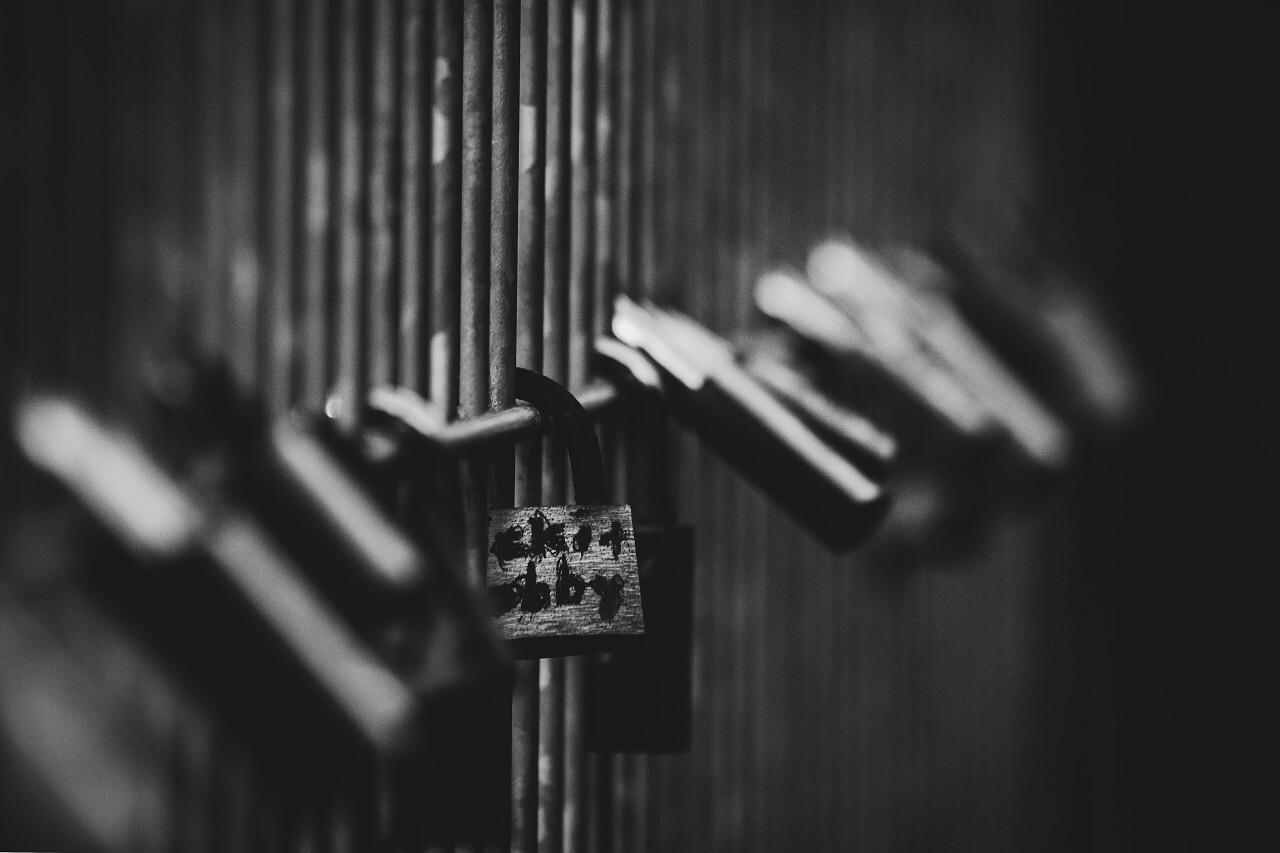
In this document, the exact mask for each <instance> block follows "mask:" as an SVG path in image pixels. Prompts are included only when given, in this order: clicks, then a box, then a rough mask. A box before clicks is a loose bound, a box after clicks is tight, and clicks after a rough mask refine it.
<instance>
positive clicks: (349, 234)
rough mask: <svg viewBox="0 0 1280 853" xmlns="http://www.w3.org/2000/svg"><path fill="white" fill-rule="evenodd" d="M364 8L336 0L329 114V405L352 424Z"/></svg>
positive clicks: (360, 371)
mask: <svg viewBox="0 0 1280 853" xmlns="http://www.w3.org/2000/svg"><path fill="white" fill-rule="evenodd" d="M366 12H367V8H366V7H365V5H364V4H363V3H361V2H360V0H341V3H340V6H339V18H338V29H337V63H336V69H337V81H336V83H337V85H336V87H335V88H336V91H335V101H334V103H335V112H336V115H335V119H336V125H337V127H336V135H337V169H336V173H337V186H336V187H335V188H334V189H335V193H334V215H335V225H336V232H337V233H336V234H335V241H334V247H333V267H334V277H335V281H336V290H337V294H336V305H335V309H336V317H335V321H336V322H335V326H334V329H333V335H332V337H331V338H330V341H329V350H330V352H331V353H332V354H333V356H332V357H333V359H334V380H333V397H332V398H331V399H332V400H334V401H336V404H337V405H336V408H333V409H331V410H330V412H331V414H332V415H333V416H335V417H336V418H337V420H338V421H339V423H341V424H343V425H345V426H347V427H350V426H352V425H354V423H355V418H356V414H357V412H358V411H359V409H360V404H359V401H361V400H363V399H364V397H365V389H366V385H365V381H364V366H365V349H366V345H367V340H368V338H367V335H366V329H365V322H364V321H365V316H366V311H367V310H368V303H367V299H366V296H367V293H366V289H365V286H364V284H365V277H364V257H365V251H366V241H365V240H364V217H365V216H366V215H367V213H368V197H367V192H368V187H367V183H366V181H365V164H366V159H365V156H366V145H365V139H364V123H365V121H366V116H367V115H368V112H367V109H366V105H367V92H366V91H365V79H366V78H365V67H364V62H363V61H362V58H363V53H364V49H365V43H366V38H367V26H368V17H367V15H366V14H365V13H366Z"/></svg>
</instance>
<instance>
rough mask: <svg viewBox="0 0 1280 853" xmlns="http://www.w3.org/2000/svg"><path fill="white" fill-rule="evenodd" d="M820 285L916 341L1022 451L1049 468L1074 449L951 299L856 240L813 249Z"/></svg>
mask: <svg viewBox="0 0 1280 853" xmlns="http://www.w3.org/2000/svg"><path fill="white" fill-rule="evenodd" d="M809 279H810V281H811V282H812V283H813V285H814V287H815V288H816V289H817V290H819V291H820V292H821V293H822V294H823V295H824V296H825V297H826V298H827V299H829V300H831V302H832V303H833V304H834V305H836V306H837V307H839V308H840V310H841V311H843V312H844V313H845V314H846V315H847V316H849V317H850V318H852V319H854V320H855V321H857V322H858V323H859V324H860V325H862V326H863V327H864V328H873V327H876V326H878V325H880V324H884V325H889V326H892V327H894V328H896V329H898V330H900V331H901V333H902V334H903V335H904V336H906V337H907V338H909V339H911V340H912V341H914V343H915V345H916V347H917V348H918V349H919V351H920V352H921V353H923V354H925V355H927V357H930V358H932V359H933V360H935V361H936V362H937V363H938V365H939V367H940V368H941V369H943V370H945V371H946V372H947V373H949V374H950V375H951V376H952V377H954V378H955V380H956V381H957V382H959V383H960V384H961V385H962V386H963V387H964V388H965V389H966V390H967V391H968V392H969V393H970V394H971V395H972V397H973V399H974V400H976V401H977V402H978V403H979V405H981V406H982V407H983V408H984V409H985V410H986V411H987V412H989V413H990V414H991V416H992V417H994V418H995V419H996V420H997V421H998V422H999V424H1000V425H1001V427H1002V428H1003V429H1004V430H1005V432H1006V433H1007V434H1008V436H1009V438H1010V439H1011V444H1012V445H1013V446H1014V447H1016V448H1017V449H1018V451H1019V452H1020V454H1021V455H1022V457H1023V458H1024V459H1025V460H1026V461H1028V462H1030V463H1032V464H1033V465H1035V466H1038V467H1039V468H1041V469H1043V470H1044V471H1045V472H1053V471H1059V470H1061V469H1063V468H1064V467H1065V465H1066V463H1067V461H1068V459H1069V456H1070V452H1071V435H1070V432H1069V430H1068V429H1067V428H1066V426H1065V424H1063V423H1062V421H1061V420H1059V419H1058V417H1057V416H1056V415H1055V414H1054V413H1053V412H1051V411H1050V410H1049V409H1048V408H1046V407H1045V405H1044V404H1043V403H1042V402H1041V401H1040V400H1039V399H1037V397H1036V395H1035V394H1033V393H1032V392H1031V391H1030V390H1029V389H1028V388H1027V387H1026V386H1025V385H1023V384H1022V383H1021V382H1019V381H1018V380H1017V378H1015V377H1014V376H1013V374H1012V373H1011V372H1010V371H1009V369H1008V368H1007V367H1005V365H1004V363H1003V362H1002V361H1001V360H1000V359H999V358H998V357H997V356H996V355H995V354H994V353H993V352H992V351H991V350H990V348H989V347H988V346H987V345H986V344H985V342H984V341H983V340H982V339H981V338H980V337H979V336H978V335H977V334H976V333H975V332H974V331H973V329H972V328H970V327H969V326H968V324H966V323H965V322H964V320H963V319H962V318H961V317H960V315H959V314H958V313H957V312H956V311H954V310H953V309H952V308H951V306H950V304H949V303H948V302H947V301H946V300H944V299H942V298H940V297H939V296H937V295H936V294H932V293H930V292H928V291H927V290H925V289H913V288H912V287H911V286H910V285H908V284H906V283H905V282H904V281H903V280H902V278H901V277H900V276H899V275H898V274H897V273H896V272H895V271H894V270H893V269H891V268H890V264H889V262H887V261H886V260H884V259H883V258H882V257H881V256H879V255H878V254H876V253H874V252H871V251H870V250H868V249H866V248H864V247H861V246H858V245H857V244H855V243H854V242H853V241H852V240H848V239H845V240H828V241H826V242H824V243H821V244H819V245H818V246H816V247H814V249H813V251H812V252H810V254H809Z"/></svg>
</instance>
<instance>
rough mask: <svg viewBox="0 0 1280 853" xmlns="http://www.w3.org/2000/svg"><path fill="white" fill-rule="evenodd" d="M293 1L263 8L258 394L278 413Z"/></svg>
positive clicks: (285, 293) (282, 379) (290, 217)
mask: <svg viewBox="0 0 1280 853" xmlns="http://www.w3.org/2000/svg"><path fill="white" fill-rule="evenodd" d="M296 12H297V10H296V9H295V2H294V0H273V2H272V3H271V4H270V6H269V9H268V13H267V14H268V18H267V33H268V35H267V41H268V42H269V44H270V45H271V48H270V50H267V51H266V89H267V91H266V102H267V105H268V106H267V109H265V110H264V111H263V112H264V114H265V117H266V123H267V127H266V129H265V136H266V140H267V164H266V167H267V171H268V177H267V181H266V192H265V196H264V213H263V216H264V227H263V238H264V239H263V243H264V248H265V255H266V257H265V260H264V267H265V270H266V287H265V288H264V298H263V309H262V315H263V316H262V322H261V324H260V334H261V341H260V345H259V346H260V351H261V352H262V361H263V365H264V367H263V370H262V378H261V384H262V391H263V399H264V400H265V401H266V404H267V406H268V411H270V412H271V413H272V414H277V415H278V414H280V413H282V412H284V411H285V409H287V408H288V406H289V405H290V404H291V403H292V402H293V395H294V389H293V362H294V359H293V348H294V324H293V307H294V288H295V286H296V285H297V283H298V282H297V279H296V275H295V274H296V271H297V267H296V260H297V241H296V238H297V236H299V235H298V234H297V231H296V230H295V226H296V223H297V222H298V219H299V217H298V212H299V211H298V207H297V187H298V181H297V178H298V170H297V166H296V162H297V161H296V159H295V155H296V149H295V136H294V129H295V128H296V127H297V126H298V125H299V118H300V113H299V103H298V98H297V95H298V89H299V81H298V79H297V76H296V72H297V68H298V59H297V57H298V44H297V41H296V39H295V30H296V26H295V21H296Z"/></svg>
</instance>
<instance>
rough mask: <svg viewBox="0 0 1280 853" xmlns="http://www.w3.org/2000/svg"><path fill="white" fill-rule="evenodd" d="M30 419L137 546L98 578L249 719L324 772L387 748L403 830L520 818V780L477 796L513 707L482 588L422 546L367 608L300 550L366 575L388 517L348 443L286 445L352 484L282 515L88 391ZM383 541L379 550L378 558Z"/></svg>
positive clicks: (360, 766)
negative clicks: (358, 476)
mask: <svg viewBox="0 0 1280 853" xmlns="http://www.w3.org/2000/svg"><path fill="white" fill-rule="evenodd" d="M16 425H17V427H18V433H19V439H20V443H21V444H22V446H23V449H24V450H25V451H26V454H27V456H28V458H29V459H30V460H31V461H32V462H33V463H35V465H36V466H37V467H38V468H41V469H44V470H45V471H46V472H48V473H50V474H52V475H53V476H54V477H55V478H56V479H57V480H59V481H61V482H62V483H63V484H64V485H65V486H67V487H68V488H69V490H70V491H71V492H72V493H73V494H74V495H75V496H76V497H77V498H78V499H79V502H80V503H81V504H82V505H83V506H85V507H86V508H87V509H88V510H89V513H90V515H91V516H93V517H94V518H95V519H96V520H97V521H98V524H99V526H100V527H101V528H102V529H103V530H104V531H105V532H107V533H108V534H110V538H111V542H105V543H102V544H103V545H107V546H110V545H111V543H112V542H114V543H118V544H116V545H115V546H114V550H119V551H121V552H122V555H123V553H125V552H127V553H128V555H129V556H131V557H132V560H130V561H126V560H123V559H119V560H114V561H113V562H114V563H119V564H120V568H121V569H122V570H124V571H120V572H113V573H110V574H111V577H110V578H107V577H105V576H103V577H101V578H100V579H99V585H100V586H102V587H104V590H103V592H104V596H105V597H106V598H108V599H111V601H110V602H109V603H112V604H113V605H114V606H115V607H116V608H117V609H119V610H120V611H122V612H123V614H124V615H125V616H126V617H128V618H129V619H130V621H132V622H134V623H135V624H137V625H139V627H140V628H141V629H142V630H143V631H144V632H145V633H146V634H148V635H149V636H150V637H151V638H152V641H153V643H154V644H155V645H156V646H157V647H159V648H162V649H164V651H165V652H166V654H167V655H168V656H169V657H170V658H171V660H172V662H173V663H174V664H175V669H176V670H177V671H179V672H180V674H182V675H184V676H190V677H191V678H192V680H193V682H197V681H198V682H199V689H200V690H201V691H202V693H203V695H205V696H206V697H207V698H208V699H209V701H211V702H212V703H215V704H217V705H218V706H219V707H220V708H224V709H225V711H226V713H227V714H228V715H229V716H230V717H231V718H232V719H234V720H235V721H236V722H237V725H238V726H239V727H240V728H242V729H243V730H245V731H246V732H248V733H250V735H251V736H252V737H254V738H257V739H259V740H261V741H263V742H264V743H269V744H270V745H271V748H272V749H273V750H276V751H277V752H278V753H279V754H281V755H287V756H288V759H287V760H288V761H290V762H293V763H295V764H301V765H305V766H308V767H312V766H314V767H315V768H316V772H317V773H341V772H345V771H343V770H341V768H343V767H347V768H357V769H356V770H355V771H354V772H368V769H369V768H370V767H371V766H372V765H373V764H374V762H377V763H378V764H379V765H380V766H381V767H382V768H383V769H384V772H385V773H386V775H387V778H388V779H389V780H393V784H392V788H393V790H391V791H389V794H390V801H392V802H394V803H403V804H404V805H403V807H400V808H398V809H395V810H394V811H395V813H394V814H392V815H391V817H390V818H389V821H390V825H389V829H388V831H389V832H390V833H391V834H392V835H394V836H395V838H396V839H397V841H399V842H403V843H405V844H418V843H424V842H428V841H438V840H442V839H448V838H452V837H457V836H458V834H459V833H462V834H468V835H474V836H476V837H479V836H485V837H495V836H500V835H501V833H502V832H504V831H505V829H504V827H505V825H506V822H507V820H508V815H509V808H508V804H507V802H506V797H505V796H504V797H501V798H483V797H476V796H474V792H475V791H478V790H481V789H482V785H483V783H484V781H485V778H483V774H484V773H485V768H488V767H492V764H490V763H487V762H485V761H483V760H481V756H482V755H484V754H486V747H485V743H486V739H487V738H488V735H489V733H490V732H492V731H493V730H495V729H498V728H501V726H502V725H503V724H506V723H507V716H508V711H507V710H506V709H507V708H508V707H509V700H510V686H511V670H510V665H509V663H507V660H506V655H505V650H504V649H503V647H502V645H501V643H500V642H499V640H498V638H497V636H496V633H495V632H494V630H493V626H492V624H491V622H490V620H489V619H488V618H487V617H486V615H485V614H484V613H483V609H482V606H481V604H480V602H479V601H475V600H473V597H472V595H471V594H470V592H469V591H468V590H467V589H466V588H465V587H463V586H462V585H461V584H460V583H459V582H458V581H457V580H456V579H455V578H454V577H453V575H452V573H451V572H450V571H449V569H448V567H446V566H442V565H429V564H428V561H425V560H423V559H422V557H421V556H420V555H417V556H413V557H412V559H411V560H410V561H409V562H410V563H412V564H413V565H415V566H416V567H417V568H416V569H415V570H414V571H415V572H416V573H417V574H419V575H420V576H421V577H419V578H418V579H417V580H415V582H414V583H413V584H412V585H410V586H408V587H407V588H406V589H404V590H403V591H402V598H403V599H404V600H403V601H402V602H399V603H397V605H396V606H395V607H394V608H390V609H383V610H381V611H379V612H380V613H381V621H380V622H379V621H378V620H377V619H375V618H374V617H375V616H377V615H378V613H375V612H374V611H371V610H369V609H368V608H367V607H366V606H364V605H362V606H361V607H359V608H357V609H356V610H354V611H352V610H350V609H349V608H347V607H345V606H344V602H343V601H342V600H341V598H335V597H334V596H333V595H332V594H331V593H332V591H333V589H337V588H342V586H343V585H341V584H340V585H338V586H337V587H330V588H329V592H325V591H322V590H321V588H320V587H319V585H317V584H316V583H315V580H314V573H313V572H312V571H311V570H310V569H309V567H307V566H305V565H303V564H302V563H301V562H300V561H299V559H298V557H297V555H298V554H303V553H309V552H310V549H309V548H308V547H299V545H298V543H299V542H300V541H302V540H305V539H308V538H311V537H317V538H320V539H322V540H328V541H331V542H332V541H339V540H342V541H346V542H347V547H346V549H345V550H341V551H336V552H335V553H334V554H333V555H331V556H330V558H329V559H330V560H331V561H332V563H333V565H330V566H328V567H326V568H325V569H324V572H323V574H326V575H327V574H330V573H336V574H343V573H344V570H343V569H342V566H343V565H346V566H347V568H346V569H345V573H347V574H354V575H356V576H357V577H358V578H359V580H358V582H357V583H355V584H354V585H353V587H352V588H359V587H360V586H361V585H362V584H366V583H367V582H368V577H367V573H368V568H369V567H368V565H365V566H362V567H358V568H357V567H353V566H351V565H349V562H348V561H349V560H350V559H351V557H350V553H351V549H353V548H358V547H359V546H360V543H367V542H368V541H369V535H368V534H369V533H370V532H371V531H370V530H364V531H363V532H357V533H354V534H353V531H352V528H355V527H361V526H364V525H373V524H374V521H373V520H372V519H371V516H372V515H373V514H375V512H376V507H373V506H371V505H368V504H366V505H364V506H362V507H360V508H358V509H356V510H353V509H352V506H353V505H354V504H353V502H357V501H359V500H361V499H362V498H361V495H360V492H359V490H358V489H356V488H355V487H354V486H353V484H352V483H351V482H349V481H347V480H344V479H343V478H342V477H341V470H340V469H338V468H333V467H330V463H331V462H332V460H326V461H323V462H319V461H318V455H319V454H320V451H319V450H318V449H317V447H311V448H310V449H309V451H308V454H306V455H304V456H303V457H302V458H294V457H293V456H292V455H291V454H290V453H289V452H288V451H286V452H285V453H284V458H285V462H286V463H287V465H288V466H289V467H293V468H295V469H300V470H295V471H294V473H295V474H297V475H298V476H299V478H300V480H299V482H298V483H294V487H296V488H300V489H303V490H304V491H305V490H307V489H310V488H314V487H315V485H316V483H317V481H314V480H313V478H314V477H315V476H316V474H317V472H323V473H324V476H323V477H321V478H320V481H319V482H323V484H324V486H325V488H327V489H331V490H335V491H340V492H341V493H342V494H341V495H340V496H334V495H330V496H329V497H331V498H333V497H336V498H337V499H336V502H333V503H328V504H325V505H324V506H320V505H318V504H315V503H312V502H308V501H303V503H304V504H305V506H304V508H303V510H302V511H300V512H299V511H297V510H295V511H294V512H296V513H297V514H294V512H291V513H289V514H287V515H282V516H279V517H276V518H274V519H272V520H269V521H268V520H265V519H264V518H262V517H260V516H259V514H258V513H257V512H254V511H252V510H250V511H246V508H245V504H244V502H242V501H239V500H236V499H234V498H233V497H232V494H233V493H234V492H235V490H236V489H237V488H239V487H235V486H228V484H227V481H228V480H234V474H232V475H227V474H225V473H223V474H218V475H215V476H214V477H213V478H212V479H211V481H210V482H206V483H205V484H204V488H200V489H193V488H189V487H188V486H186V485H183V484H180V483H179V482H177V481H176V480H175V479H174V478H172V476H171V475H170V474H169V473H168V472H166V471H164V470H163V469H162V468H161V466H159V465H157V464H156V462H155V461H154V459H153V457H152V456H151V454H149V453H147V452H146V451H144V450H143V448H142V447H141V445H139V444H138V443H137V442H136V441H134V440H133V439H132V438H131V437H130V436H129V435H128V434H127V433H126V432H124V431H123V430H120V429H117V428H110V427H107V426H105V425H102V424H100V423H98V422H97V420H96V419H95V418H93V417H92V416H91V415H89V414H88V413H87V412H86V411H84V410H83V409H81V408H80V407H79V406H76V405H74V404H72V403H69V402H66V401H62V400H60V399H57V398H33V399H32V400H29V401H27V403H26V404H25V405H24V406H23V407H21V408H20V409H19V413H18V418H17V424H16ZM224 451H225V449H224ZM196 455H197V456H199V454H196ZM224 455H225V453H223V452H219V453H217V454H215V457H216V459H217V461H216V462H214V461H211V460H210V459H205V460H204V461H203V462H202V463H201V465H203V466H204V467H206V468H212V469H220V470H222V471H224V472H225V471H234V470H235V469H236V468H237V467H238V466H241V465H244V464H245V460H244V459H241V460H239V461H232V460H230V459H227V458H223V457H224ZM247 458H249V459H255V458H256V459H257V460H258V461H259V462H261V461H262V460H261V458H260V457H255V456H253V455H252V454H250V456H249V457H247ZM272 476H281V474H280V472H278V471H277V472H275V474H273V475H272ZM268 493H270V494H273V495H274V496H275V497H276V498H277V499H280V500H299V496H298V495H293V496H292V497H288V496H287V495H286V493H285V492H276V491H274V490H268ZM335 512H336V513H340V514H341V515H342V516H343V517H342V518H335V517H332V516H333V514H334V513H335ZM282 519H288V521H287V523H286V522H284V521H282ZM330 527H335V528H338V529H339V531H340V532H338V533H334V532H333V531H332V530H329V528H330ZM373 529H376V532H377V533H378V535H379V536H380V537H387V538H392V537H394V538H396V539H397V540H398V544H397V546H396V550H403V551H406V552H412V553H414V554H416V552H417V549H416V546H415V544H414V543H412V542H411V541H409V540H408V539H407V538H406V537H404V536H403V534H400V533H398V532H397V531H396V528H395V526H394V525H391V524H389V523H387V522H386V520H385V519H382V520H378V521H377V523H376V525H375V526H374V528H373ZM353 543H354V544H353ZM383 544H385V543H383ZM104 553H107V554H108V555H109V553H110V551H109V550H108V551H106V552H104ZM378 553H380V552H377V553H371V554H366V555H365V559H366V561H369V562H376V560H377V559H378ZM96 562H100V561H96ZM130 563H133V564H134V565H129V564H130ZM99 568H101V566H99ZM102 574H104V575H105V574H106V573H102ZM371 600H378V599H371ZM365 604H367V602H365ZM492 751H493V752H494V754H495V755H498V754H499V753H501V755H500V756H499V757H500V758H501V762H500V763H502V764H503V765H504V766H505V763H506V762H509V752H508V751H507V750H505V749H499V748H497V747H494V749H493V750H492ZM397 816H400V817H403V818H405V819H403V820H397V819H396V818H397Z"/></svg>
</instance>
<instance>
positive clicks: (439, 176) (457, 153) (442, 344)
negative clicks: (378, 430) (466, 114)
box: [427, 0, 463, 419]
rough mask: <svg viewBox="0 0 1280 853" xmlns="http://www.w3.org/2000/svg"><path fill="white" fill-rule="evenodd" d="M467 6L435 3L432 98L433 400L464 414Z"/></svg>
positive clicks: (450, 414) (449, 0)
mask: <svg viewBox="0 0 1280 853" xmlns="http://www.w3.org/2000/svg"><path fill="white" fill-rule="evenodd" d="M462 3H463V0H435V19H434V27H433V41H434V43H435V50H434V56H435V62H434V64H433V68H432V94H431V238H430V240H431V242H430V255H431V299H430V303H431V304H430V323H431V340H430V342H429V345H428V348H429V353H428V370H429V373H428V376H429V378H428V382H427V389H428V391H429V392H430V397H431V399H432V400H434V401H435V402H437V403H439V404H440V406H441V407H442V408H443V409H444V412H445V416H446V417H447V418H450V419H452V418H455V417H457V414H458V402H459V399H460V396H459V388H460V375H461V371H460V368H459V361H460V352H459V348H460V332H459V329H460V328H461V325H460V320H459V312H460V307H461V282H462V221H463V219H462V217H463V213H462V158H463V142H462V134H463V119H462V102H463V11H462Z"/></svg>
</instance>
